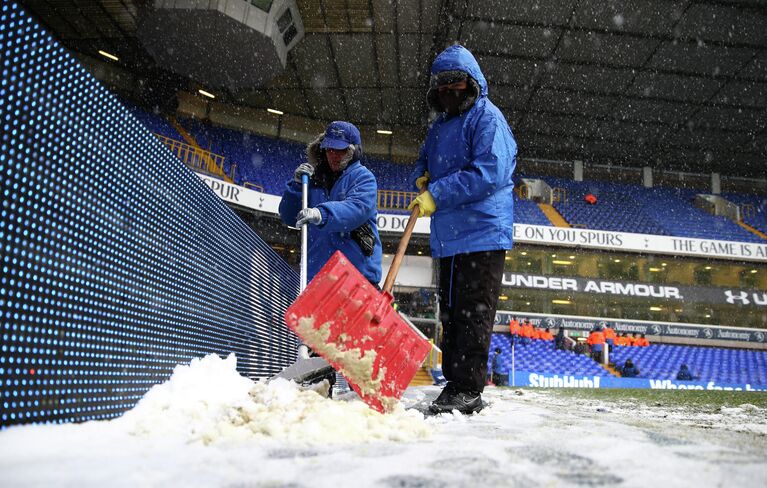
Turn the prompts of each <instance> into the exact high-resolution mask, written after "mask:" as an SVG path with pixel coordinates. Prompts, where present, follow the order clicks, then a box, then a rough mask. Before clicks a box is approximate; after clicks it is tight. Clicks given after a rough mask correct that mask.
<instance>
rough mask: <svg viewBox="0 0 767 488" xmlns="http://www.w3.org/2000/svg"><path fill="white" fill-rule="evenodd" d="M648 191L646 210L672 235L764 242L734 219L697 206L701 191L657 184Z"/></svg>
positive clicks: (644, 200) (642, 202)
mask: <svg viewBox="0 0 767 488" xmlns="http://www.w3.org/2000/svg"><path fill="white" fill-rule="evenodd" d="M645 191H646V197H645V198H643V199H642V201H641V204H642V206H643V208H644V210H645V212H646V213H647V214H648V215H649V216H650V217H651V218H653V219H654V220H655V221H656V222H658V223H659V224H660V225H661V226H662V227H663V228H664V229H665V230H666V231H667V232H668V233H669V234H671V235H674V236H679V237H694V238H698V239H718V240H723V241H740V242H759V243H764V240H763V239H761V238H760V237H758V236H756V235H755V234H752V233H751V232H748V231H747V230H745V229H743V228H742V227H740V226H739V225H738V224H736V223H735V222H733V221H732V220H730V219H728V218H726V217H722V216H715V215H711V214H709V213H707V212H705V211H704V210H701V209H699V208H698V207H696V206H695V205H693V204H692V201H693V199H694V198H695V195H696V194H698V193H700V192H698V191H696V190H686V189H683V188H667V187H655V188H648V189H645Z"/></svg>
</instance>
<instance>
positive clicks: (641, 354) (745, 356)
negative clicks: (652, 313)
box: [610, 344, 767, 386]
mask: <svg viewBox="0 0 767 488" xmlns="http://www.w3.org/2000/svg"><path fill="white" fill-rule="evenodd" d="M627 359H631V360H632V361H633V362H634V364H635V365H637V367H639V370H640V371H641V373H640V375H639V377H640V378H650V379H659V380H665V379H669V380H673V379H675V378H676V374H677V372H678V371H679V366H680V365H681V364H683V363H684V364H687V365H688V366H689V367H690V371H691V372H692V374H693V375H695V376H697V377H700V381H715V382H719V383H734V384H751V385H754V386H757V385H761V386H767V352H765V351H752V350H747V349H724V348H713V347H696V346H675V345H667V344H651V345H649V346H647V347H616V348H614V349H613V350H612V351H611V352H610V361H611V362H613V363H615V364H616V366H617V365H621V364H623V363H624V362H625V361H626V360H627Z"/></svg>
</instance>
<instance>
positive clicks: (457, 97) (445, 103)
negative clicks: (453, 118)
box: [437, 90, 468, 115]
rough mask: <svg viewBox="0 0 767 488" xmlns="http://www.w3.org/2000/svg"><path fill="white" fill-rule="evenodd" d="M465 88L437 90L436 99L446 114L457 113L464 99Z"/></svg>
mask: <svg viewBox="0 0 767 488" xmlns="http://www.w3.org/2000/svg"><path fill="white" fill-rule="evenodd" d="M467 96H468V92H467V91H466V90H439V91H438V92H437V99H438V100H439V104H440V105H441V106H442V107H443V108H444V110H445V112H446V113H447V114H448V115H458V113H459V112H460V108H461V104H462V103H463V102H464V101H465V100H466V97H467Z"/></svg>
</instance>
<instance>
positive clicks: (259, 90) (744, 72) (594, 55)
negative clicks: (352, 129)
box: [24, 0, 767, 177]
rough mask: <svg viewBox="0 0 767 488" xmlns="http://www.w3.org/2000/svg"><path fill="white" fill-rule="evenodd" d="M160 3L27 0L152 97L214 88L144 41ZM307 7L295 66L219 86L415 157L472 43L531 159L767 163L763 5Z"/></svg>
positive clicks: (754, 166) (225, 97)
mask: <svg viewBox="0 0 767 488" xmlns="http://www.w3.org/2000/svg"><path fill="white" fill-rule="evenodd" d="M146 3H148V2H142V1H137V0H110V1H99V2H90V1H83V0H73V1H69V2H54V1H51V0H30V1H27V2H24V4H25V6H26V7H27V8H28V9H30V11H31V12H32V13H33V14H34V15H36V16H37V17H38V18H39V19H40V21H41V22H42V23H43V25H45V26H46V27H47V28H48V29H50V30H52V31H53V33H54V34H55V36H56V37H57V39H59V40H61V42H63V43H64V45H65V46H67V47H68V48H70V49H72V50H73V51H75V52H78V53H81V54H84V55H87V56H93V57H99V55H98V51H99V50H102V49H103V50H107V51H109V52H114V53H115V54H117V55H118V56H119V58H120V60H119V62H118V65H119V66H120V67H121V68H123V69H125V70H127V71H128V72H129V73H133V74H134V75H137V76H140V77H141V78H142V79H145V80H154V81H151V82H149V84H150V85H151V87H152V88H151V89H150V90H147V93H148V94H146V93H145V94H144V95H143V96H144V97H150V98H153V100H154V101H167V100H168V97H166V96H164V94H166V93H167V92H168V91H171V92H172V91H173V90H175V89H179V88H181V89H192V91H196V89H197V88H198V87H204V86H205V80H196V81H189V80H184V79H183V78H180V77H179V76H177V75H173V74H171V73H167V72H165V71H164V70H163V69H162V68H160V67H158V66H156V65H155V63H154V62H153V61H152V58H151V57H150V56H149V55H148V53H147V52H146V50H145V49H144V48H143V47H142V43H141V42H140V41H139V40H138V39H137V37H136V22H137V16H138V11H139V9H140V8H142V6H143V5H145V4H146ZM267 3H268V2H267ZM297 4H298V7H299V10H300V12H301V17H302V20H303V23H304V27H305V30H306V35H305V38H304V39H303V40H302V41H301V42H299V43H298V45H297V46H296V47H295V48H294V49H292V50H291V51H290V52H289V54H288V63H287V66H286V69H285V70H284V72H283V73H282V74H281V75H279V76H278V77H277V78H275V79H273V80H272V81H271V82H268V83H266V84H265V85H264V86H254V87H251V88H247V89H237V90H230V89H227V88H226V87H214V88H215V89H216V93H217V96H218V98H219V100H220V101H222V102H225V103H231V104H235V105H238V106H242V107H255V108H267V107H276V108H279V109H280V110H281V111H284V112H285V113H286V114H291V115H300V116H304V117H308V118H310V119H321V120H330V119H335V118H343V119H346V120H352V121H354V122H355V123H359V124H362V125H369V126H371V127H377V128H382V129H387V130H392V131H393V132H394V134H393V136H392V137H393V140H394V141H395V143H402V144H403V145H404V146H406V147H409V150H408V151H406V152H409V153H410V154H411V155H412V154H414V151H415V150H417V141H418V140H420V139H421V137H422V135H423V134H424V132H425V129H426V123H427V119H426V117H427V113H428V111H427V108H426V105H425V100H424V94H425V90H426V87H427V85H428V76H429V75H428V72H429V65H430V63H431V60H432V59H433V58H434V56H435V55H436V53H437V52H439V51H440V50H441V49H442V48H443V47H444V46H445V45H447V44H449V43H452V42H454V41H458V42H461V43H463V44H465V45H466V47H468V48H469V49H471V50H472V51H473V52H474V53H475V54H476V55H477V58H478V60H479V62H480V65H481V66H482V68H483V70H484V71H485V75H486V77H487V78H488V80H489V83H490V95H491V98H492V99H493V100H494V101H495V103H496V104H498V105H499V106H500V107H501V108H502V109H503V111H504V113H505V115H506V116H507V118H508V120H509V121H510V123H511V125H512V127H513V128H514V130H515V132H516V134H517V137H518V140H519V144H520V148H521V151H520V155H521V156H522V157H527V158H546V159H550V160H583V161H587V162H589V163H603V164H610V165H627V166H635V167H637V166H638V167H642V166H650V167H653V168H655V169H657V170H659V171H662V170H675V171H686V172H694V173H708V172H718V173H721V174H728V175H739V176H750V177H760V176H764V174H765V169H764V168H765V158H767V29H765V25H766V23H767V21H766V20H765V19H766V18H767V13H766V12H765V6H764V3H763V2H760V1H749V0H741V1H720V0H704V1H690V0H675V1H667V0H645V1H642V2H628V1H619V2H609V3H606V4H605V3H603V2H598V1H596V0H535V1H530V2H508V1H505V0H491V1H483V2H471V1H469V0H394V1H390V0H319V1H310V0H298V1H297ZM179 48H180V49H183V46H179ZM255 68H256V67H254V69H255ZM159 78H162V81H159V82H158V79H159ZM151 101H152V100H150V102H151ZM392 159H399V160H407V159H408V158H407V155H405V156H401V157H394V158H392ZM410 159H412V157H411V158H410Z"/></svg>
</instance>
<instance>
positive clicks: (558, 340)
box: [554, 327, 565, 350]
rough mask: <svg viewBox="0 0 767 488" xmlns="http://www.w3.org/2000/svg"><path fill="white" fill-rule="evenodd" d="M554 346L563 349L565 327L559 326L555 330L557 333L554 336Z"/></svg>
mask: <svg viewBox="0 0 767 488" xmlns="http://www.w3.org/2000/svg"><path fill="white" fill-rule="evenodd" d="M554 348H555V349H562V350H564V349H565V328H564V327H560V328H559V330H558V331H557V335H556V336H554Z"/></svg>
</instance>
